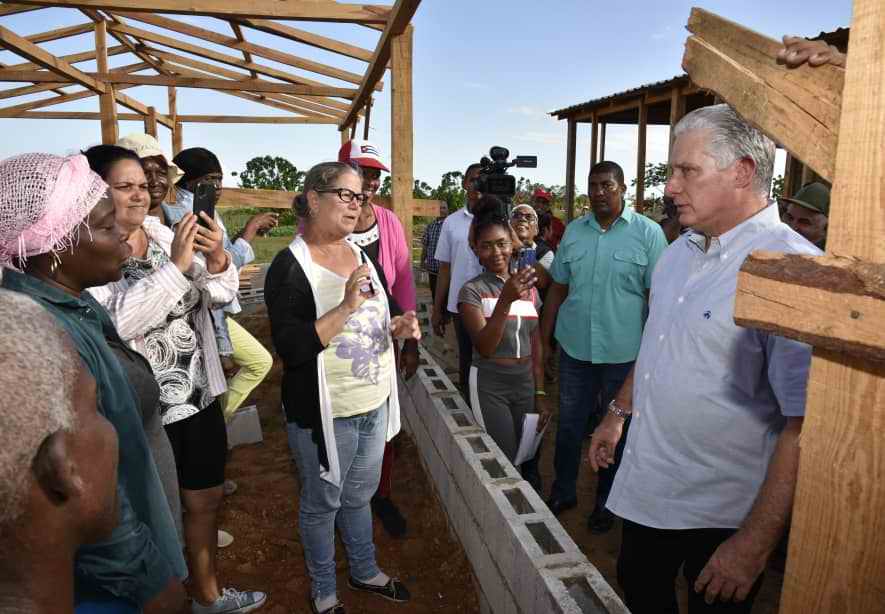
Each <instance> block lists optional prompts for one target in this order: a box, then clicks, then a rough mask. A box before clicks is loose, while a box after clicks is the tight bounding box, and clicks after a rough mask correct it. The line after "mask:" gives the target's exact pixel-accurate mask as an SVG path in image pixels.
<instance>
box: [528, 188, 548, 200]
mask: <svg viewBox="0 0 885 614" xmlns="http://www.w3.org/2000/svg"><path fill="white" fill-rule="evenodd" d="M532 197H533V198H542V199H544V200H546V201H547V202H550V200H551V199H550V192H545V191H544V190H542V189H541V188H536V189H535V191H534V192H533V193H532Z"/></svg>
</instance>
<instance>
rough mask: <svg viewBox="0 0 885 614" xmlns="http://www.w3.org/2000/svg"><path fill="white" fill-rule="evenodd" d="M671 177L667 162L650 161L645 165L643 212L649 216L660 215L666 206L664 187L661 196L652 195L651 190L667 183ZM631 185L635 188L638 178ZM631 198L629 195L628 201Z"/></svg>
mask: <svg viewBox="0 0 885 614" xmlns="http://www.w3.org/2000/svg"><path fill="white" fill-rule="evenodd" d="M669 178H670V167H669V166H668V165H667V164H666V163H665V162H659V163H658V164H652V163H651V162H649V163H647V164H646V165H645V178H644V180H643V182H642V184H643V186H645V197H644V201H645V202H644V207H643V212H644V213H646V214H647V215H649V217H652V218H655V217H656V216H658V215H660V213H661V212H662V211H663V207H664V197H663V189H661V192H662V194H661V195H659V196H658V195H652V194H651V190H653V189H655V188H661V186H663V185H664V184H666V183H667V180H668V179H669ZM630 186H631V187H633V188H635V187H636V179H634V180H633V181H631V182H630ZM629 200H630V199H629V197H628V201H629ZM634 201H635V197H634ZM634 205H635V202H634Z"/></svg>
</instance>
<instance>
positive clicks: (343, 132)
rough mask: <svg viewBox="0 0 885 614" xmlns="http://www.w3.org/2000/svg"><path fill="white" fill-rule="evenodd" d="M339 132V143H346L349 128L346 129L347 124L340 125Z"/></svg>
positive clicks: (348, 138)
mask: <svg viewBox="0 0 885 614" xmlns="http://www.w3.org/2000/svg"><path fill="white" fill-rule="evenodd" d="M340 132H341V144H342V145H344V144H345V143H347V141H349V140H350V130H349V129H348V127H347V126H342V127H341V130H340Z"/></svg>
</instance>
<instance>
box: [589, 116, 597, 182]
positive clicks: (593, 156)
mask: <svg viewBox="0 0 885 614" xmlns="http://www.w3.org/2000/svg"><path fill="white" fill-rule="evenodd" d="M598 156H599V117H597V115H596V111H594V112H593V131H592V132H591V133H590V168H593V167H594V166H595V165H596V163H597V162H598V161H599V157H598Z"/></svg>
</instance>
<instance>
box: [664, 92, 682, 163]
mask: <svg viewBox="0 0 885 614" xmlns="http://www.w3.org/2000/svg"><path fill="white" fill-rule="evenodd" d="M683 117H685V95H684V94H683V93H682V91H681V90H680V89H679V88H678V87H674V88H673V91H672V92H670V146H669V149H668V150H667V160H668V161H669V159H670V155H671V154H672V153H673V142H674V141H675V140H676V138H675V136H674V134H673V128H675V127H676V124H678V123H679V120H681V119H682V118H683Z"/></svg>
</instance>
